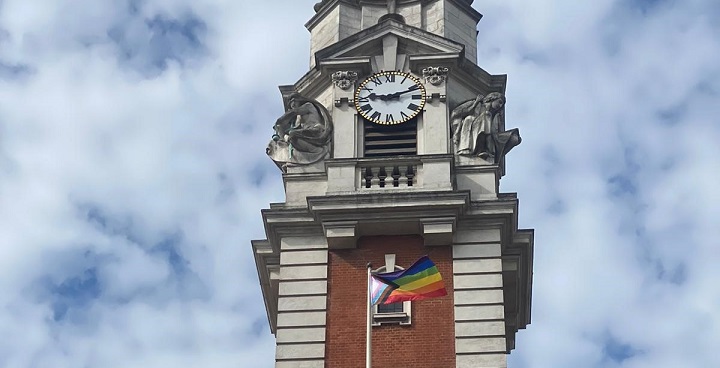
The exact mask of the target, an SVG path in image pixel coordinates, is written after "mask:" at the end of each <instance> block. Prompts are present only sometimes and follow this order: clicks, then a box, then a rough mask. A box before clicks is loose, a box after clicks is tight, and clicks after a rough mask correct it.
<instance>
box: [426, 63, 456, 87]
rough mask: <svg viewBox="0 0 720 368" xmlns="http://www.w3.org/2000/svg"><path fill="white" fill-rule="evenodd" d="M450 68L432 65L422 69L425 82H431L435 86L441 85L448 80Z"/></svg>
mask: <svg viewBox="0 0 720 368" xmlns="http://www.w3.org/2000/svg"><path fill="white" fill-rule="evenodd" d="M449 71H450V69H448V68H445V67H442V66H431V67H427V68H425V69H423V70H422V73H423V78H425V83H430V84H432V85H434V86H439V85H440V84H442V83H443V82H445V81H446V80H447V74H448V72H449Z"/></svg>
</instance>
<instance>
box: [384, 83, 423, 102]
mask: <svg viewBox="0 0 720 368" xmlns="http://www.w3.org/2000/svg"><path fill="white" fill-rule="evenodd" d="M416 90H418V87H417V86H412V87H410V88H408V89H407V90H405V91H402V92H395V93H391V94H389V95H387V96H386V97H388V98H389V99H392V98H398V97H400V95H403V94H405V93H408V92H412V91H416Z"/></svg>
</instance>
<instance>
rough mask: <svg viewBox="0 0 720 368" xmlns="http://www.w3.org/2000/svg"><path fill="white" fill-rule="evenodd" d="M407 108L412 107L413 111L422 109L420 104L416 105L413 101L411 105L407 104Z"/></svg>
mask: <svg viewBox="0 0 720 368" xmlns="http://www.w3.org/2000/svg"><path fill="white" fill-rule="evenodd" d="M407 108H408V109H410V110H412V111H418V110H419V109H420V106H418V105H415V104H414V103H411V104H409V105H408V106H407Z"/></svg>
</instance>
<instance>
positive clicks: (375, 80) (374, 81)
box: [370, 77, 382, 86]
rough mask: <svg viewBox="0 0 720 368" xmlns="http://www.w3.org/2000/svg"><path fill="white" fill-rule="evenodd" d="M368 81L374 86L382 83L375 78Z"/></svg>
mask: <svg viewBox="0 0 720 368" xmlns="http://www.w3.org/2000/svg"><path fill="white" fill-rule="evenodd" d="M370 81H371V82H373V83H375V85H376V86H379V85H381V84H382V81H381V80H380V78H377V77H375V78H372V79H370Z"/></svg>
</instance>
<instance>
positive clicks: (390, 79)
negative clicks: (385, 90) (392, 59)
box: [385, 74, 395, 83]
mask: <svg viewBox="0 0 720 368" xmlns="http://www.w3.org/2000/svg"><path fill="white" fill-rule="evenodd" d="M385 83H395V74H389V75H386V76H385Z"/></svg>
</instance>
